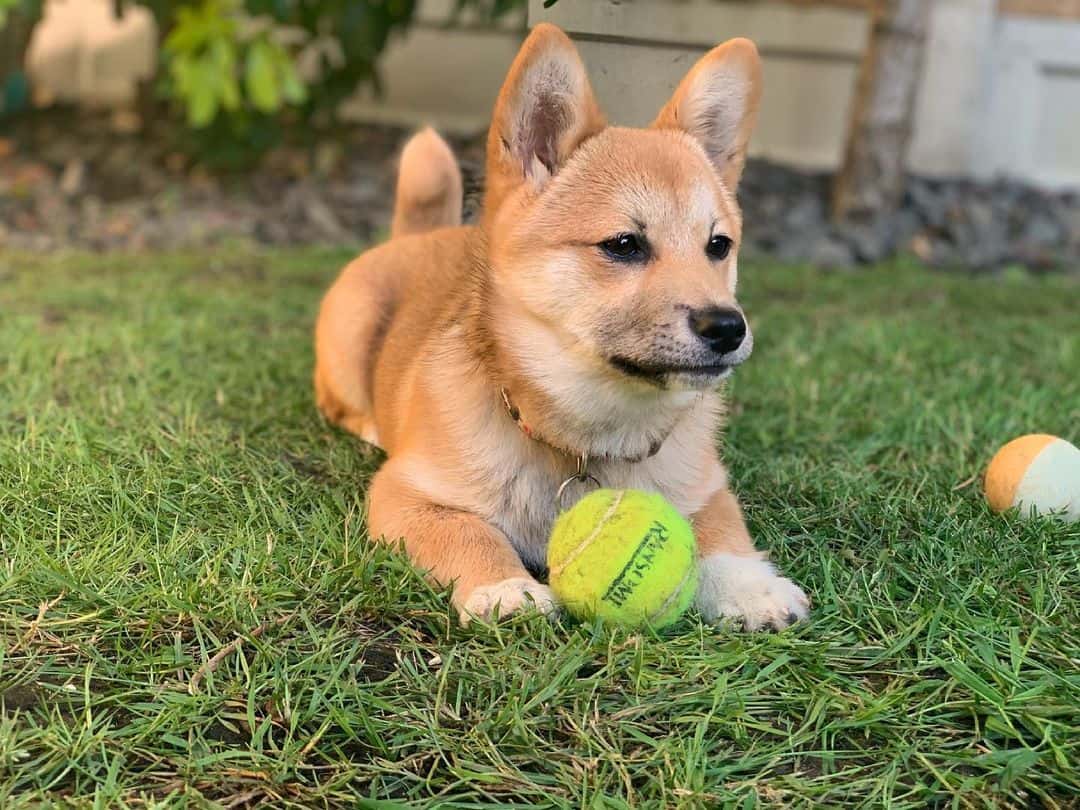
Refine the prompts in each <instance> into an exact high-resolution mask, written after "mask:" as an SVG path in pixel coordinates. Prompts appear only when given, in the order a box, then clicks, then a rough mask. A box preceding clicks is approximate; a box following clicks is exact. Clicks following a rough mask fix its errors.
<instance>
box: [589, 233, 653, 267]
mask: <svg viewBox="0 0 1080 810" xmlns="http://www.w3.org/2000/svg"><path fill="white" fill-rule="evenodd" d="M599 247H600V249H601V250H602V251H604V253H606V254H607V255H608V257H609V258H612V259H614V260H615V261H617V262H643V261H645V260H646V259H647V258H649V253H648V244H647V243H646V242H645V240H644V239H642V238H641V237H639V236H635V235H634V234H632V233H620V234H619V235H618V236H614V237H612V238H611V239H605V240H604V241H603V242H601V243H600V245H599Z"/></svg>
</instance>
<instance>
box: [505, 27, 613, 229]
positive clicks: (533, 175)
mask: <svg viewBox="0 0 1080 810" xmlns="http://www.w3.org/2000/svg"><path fill="white" fill-rule="evenodd" d="M603 128H604V117H603V114H602V113H601V112H600V109H599V107H598V106H597V104H596V99H595V98H594V96H593V91H592V87H591V86H590V85H589V79H588V77H587V76H586V75H585V66H584V65H583V64H582V62H581V57H580V56H578V52H577V48H575V47H574V44H573V43H572V42H571V41H570V38H569V37H568V36H566V34H564V33H563V32H562V31H561V30H560V29H559V28H557V27H556V26H554V25H551V24H549V23H541V24H540V25H538V26H536V27H535V28H534V29H533V30H532V33H531V34H529V36H528V38H527V39H526V40H525V42H524V43H523V44H522V46H521V50H520V51H519V52H518V55H517V58H516V59H514V63H513V64H512V65H511V66H510V72H509V73H508V74H507V76H506V80H505V81H504V82H503V86H502V89H501V90H500V91H499V98H498V100H497V101H496V102H495V112H494V114H493V115H492V119H491V130H490V131H489V133H488V143H487V177H486V184H487V197H486V201H485V207H486V208H487V209H488V210H489V211H493V210H494V209H496V208H497V207H498V205H499V203H500V202H501V201H502V198H503V197H504V196H505V195H506V194H507V193H508V192H509V191H510V190H512V189H513V188H515V187H516V186H518V185H520V184H521V183H523V182H526V181H528V182H531V183H532V184H533V185H534V186H535V187H537V188H539V187H540V186H542V185H543V184H544V183H545V182H547V180H548V178H549V177H551V175H553V174H555V173H556V172H557V171H558V169H559V167H560V166H561V165H562V163H563V162H564V161H565V160H566V159H567V158H568V157H569V156H570V153H571V152H573V150H574V149H576V148H577V147H578V145H580V144H581V142H582V141H584V140H585V139H586V138H588V137H589V136H590V135H593V134H595V133H597V132H599V131H600V130H601V129H603Z"/></svg>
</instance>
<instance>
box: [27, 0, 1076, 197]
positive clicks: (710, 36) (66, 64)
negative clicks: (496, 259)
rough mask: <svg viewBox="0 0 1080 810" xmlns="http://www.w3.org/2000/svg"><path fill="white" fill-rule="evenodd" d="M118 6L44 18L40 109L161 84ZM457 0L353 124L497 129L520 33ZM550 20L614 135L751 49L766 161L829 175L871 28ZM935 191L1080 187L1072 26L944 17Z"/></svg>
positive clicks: (922, 118) (938, 36) (976, 7)
mask: <svg viewBox="0 0 1080 810" xmlns="http://www.w3.org/2000/svg"><path fill="white" fill-rule="evenodd" d="M109 6H111V0H50V2H49V5H48V10H47V17H46V20H45V22H44V23H43V25H42V26H40V27H39V29H38V31H37V32H36V35H35V40H34V44H33V46H32V49H31V53H30V58H31V62H32V64H31V71H32V74H33V76H34V78H35V80H36V84H37V86H38V87H39V88H40V89H44V90H45V91H46V92H45V95H47V96H51V97H53V98H61V99H64V100H82V101H89V102H96V103H103V104H122V103H126V102H127V101H129V100H130V98H131V96H132V95H133V92H134V86H135V85H134V79H135V78H136V77H139V76H143V75H146V74H147V73H148V71H149V70H151V69H152V66H153V61H154V60H153V52H152V42H153V29H152V21H150V20H149V19H148V18H147V16H146V14H145V12H144V11H142V10H141V9H134V10H133V11H134V12H135V13H134V14H131V15H129V16H128V17H127V18H126V19H125V20H124V21H122V22H120V23H117V22H114V21H113V20H112V18H111V16H110V15H109V12H108V9H109ZM453 6H454V0H422V4H421V7H420V12H419V18H420V20H419V25H417V26H416V27H414V28H413V29H412V30H411V31H410V32H408V33H407V34H406V35H405V36H404V37H399V38H397V39H395V40H393V42H392V44H391V45H390V47H389V49H388V50H387V52H386V54H385V58H384V60H383V64H382V74H383V77H384V80H385V90H386V93H385V95H384V96H382V97H381V98H379V97H375V96H374V95H373V94H372V93H371V91H370V90H365V91H362V92H360V93H358V94H357V96H356V97H355V98H354V99H353V100H352V101H350V102H349V103H348V105H347V108H346V112H347V114H348V115H350V116H352V117H354V118H356V119H361V120H375V121H383V122H391V123H395V124H403V125H408V126H412V125H416V124H419V123H432V124H434V125H436V126H438V127H441V128H444V129H450V130H458V131H470V130H471V131H477V130H481V129H483V128H484V127H485V126H486V125H487V122H488V118H489V116H490V112H491V107H492V105H493V103H494V100H495V96H496V94H497V92H498V89H499V85H500V84H501V82H502V79H503V76H504V74H505V72H506V68H507V67H508V65H509V64H510V61H511V60H512V59H513V57H514V54H515V53H516V51H517V47H518V45H519V43H520V41H521V37H522V35H523V32H524V30H525V20H524V19H523V18H522V17H521V16H520V15H519V16H517V17H512V18H510V19H507V20H505V21H504V22H503V23H502V24H501V25H500V26H498V27H493V26H490V25H485V24H482V23H481V22H480V21H478V20H475V19H468V18H466V19H464V20H461V21H460V23H459V24H458V25H456V26H454V27H451V28H447V27H445V25H444V23H445V21H446V20H447V19H448V18H449V15H450V12H451V9H452V8H453ZM538 20H550V21H552V22H555V23H556V24H559V25H561V26H563V27H564V28H565V29H566V30H567V31H568V32H570V34H571V36H573V37H574V38H575V40H577V42H578V45H579V47H580V49H581V53H582V56H583V58H584V60H585V62H586V64H587V65H588V67H589V70H590V74H591V76H592V80H593V83H594V86H595V87H596V91H597V95H598V96H599V98H600V101H601V103H602V104H603V105H604V107H605V109H606V111H607V113H608V116H609V117H610V118H611V120H613V121H615V122H617V123H624V124H631V125H633V124H643V123H645V122H647V121H648V120H650V119H651V118H652V116H653V115H655V113H656V111H657V110H658V109H659V108H660V106H661V104H663V102H664V100H665V99H666V98H667V97H668V95H669V94H670V93H671V90H672V89H673V88H674V86H675V84H676V83H677V82H678V80H679V79H680V78H681V77H682V75H683V74H684V73H685V72H686V71H687V70H688V69H689V67H690V66H691V65H692V64H693V62H694V60H695V59H696V58H697V57H698V56H699V55H700V54H702V53H704V52H705V51H706V50H707V49H708V48H709V47H711V46H712V45H714V44H716V43H717V42H720V41H722V40H724V39H727V38H729V37H733V36H748V37H750V38H752V39H754V40H755V41H757V42H758V45H759V47H760V48H761V51H762V55H763V57H764V60H765V96H764V101H763V107H762V114H761V121H760V125H759V128H758V133H757V135H756V136H755V139H754V142H753V146H752V148H753V151H754V153H755V154H756V155H759V156H762V157H766V158H770V159H773V160H777V161H781V162H785V163H790V164H793V165H798V166H804V167H810V168H817V169H832V168H835V167H836V166H837V165H838V164H839V162H840V159H841V156H842V152H843V143H844V133H845V131H846V127H847V125H848V116H849V108H850V104H851V100H852V96H853V92H854V86H855V78H856V73H857V68H858V62H859V58H860V55H861V53H862V49H863V45H864V43H865V41H866V37H867V35H868V25H867V20H866V15H865V14H864V13H862V12H859V11H851V10H843V9H836V8H823V7H817V8H806V7H796V6H793V5H789V4H785V3H769V2H764V1H762V2H755V3H748V2H745V1H742V2H732V1H731V0H728V1H727V2H721V1H720V0H680V2H673V0H562V1H561V2H559V3H557V4H556V5H555V6H553V7H552V8H550V9H544V8H543V2H542V0H530V5H529V21H530V22H532V23H535V22H536V21H538ZM909 164H910V166H911V168H912V169H913V170H914V171H916V172H918V173H920V174H924V175H931V176H974V177H979V178H989V177H993V176H996V175H1002V174H1004V175H1008V176H1012V177H1016V178H1020V179H1023V180H1027V181H1030V182H1034V183H1038V184H1041V185H1044V186H1047V187H1052V188H1060V187H1080V20H1065V19H1054V18H1034V17H1017V16H1002V15H1001V14H999V13H998V11H997V2H996V0H936V2H935V3H934V4H933V16H932V19H931V25H930V39H929V43H928V48H927V57H926V64H925V69H924V73H923V77H922V82H921V86H920V91H919V96H918V102H917V106H916V117H915V129H914V133H913V139H912V144H911V152H910V155H909Z"/></svg>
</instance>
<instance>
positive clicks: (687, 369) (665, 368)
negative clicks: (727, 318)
mask: <svg viewBox="0 0 1080 810" xmlns="http://www.w3.org/2000/svg"><path fill="white" fill-rule="evenodd" d="M608 363H609V364H610V365H611V367H612V368H614V369H615V370H616V371H618V372H620V373H622V374H624V375H625V376H627V377H631V378H633V379H635V380H640V381H641V382H645V383H649V384H651V385H654V386H656V387H657V388H668V389H671V388H682V389H692V390H706V389H709V388H715V387H716V386H717V385H718V384H719V383H720V382H721V381H722V380H725V379H727V378H728V377H730V376H731V372H732V371H733V370H734V368H735V365H736V364H734V363H701V364H682V363H654V362H644V361H640V360H630V359H629V358H626V357H612V358H610V359H609V360H608Z"/></svg>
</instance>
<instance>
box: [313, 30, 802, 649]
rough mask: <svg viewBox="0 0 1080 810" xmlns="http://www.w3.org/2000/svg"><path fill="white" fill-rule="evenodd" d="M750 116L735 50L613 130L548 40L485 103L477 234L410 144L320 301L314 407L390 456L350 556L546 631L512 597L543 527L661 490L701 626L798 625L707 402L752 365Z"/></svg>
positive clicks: (447, 160)
mask: <svg viewBox="0 0 1080 810" xmlns="http://www.w3.org/2000/svg"><path fill="white" fill-rule="evenodd" d="M760 95H761V62H760V59H759V57H758V53H757V49H756V47H755V46H754V44H753V43H752V42H750V41H748V40H745V39H734V40H730V41H728V42H726V43H724V44H722V45H719V46H718V47H716V48H714V49H713V50H712V51H710V52H709V53H707V54H706V55H705V56H703V57H702V58H701V59H700V61H698V62H697V64H696V65H695V66H694V67H693V68H692V69H691V70H690V72H689V73H688V74H687V75H686V77H685V78H684V79H683V80H682V82H681V83H680V84H679V85H678V87H677V88H676V90H675V92H674V95H673V96H672V97H671V99H670V100H669V101H668V102H667V104H666V105H665V106H664V107H663V109H661V110H660V112H659V114H658V115H657V117H656V119H655V121H653V123H652V124H651V125H650V126H649V127H648V128H645V129H627V128H619V127H609V126H607V124H606V121H605V118H604V116H603V114H602V113H601V111H600V109H599V107H598V106H597V103H596V100H595V98H594V96H593V92H592V89H591V87H590V85H589V81H588V78H587V76H586V73H585V68H584V66H583V64H582V61H581V58H580V57H579V55H578V53H577V50H576V49H575V47H574V45H573V43H572V42H571V41H570V39H569V38H568V37H567V36H566V34H564V33H563V32H562V31H561V30H560V29H558V28H557V27H555V26H552V25H548V24H543V25H538V26H537V27H536V28H534V29H533V31H532V32H531V34H530V35H529V36H528V38H527V39H526V40H525V42H524V43H523V45H522V47H521V50H520V52H519V53H518V55H517V57H516V58H515V60H514V62H513V64H512V65H511V67H510V70H509V73H508V74H507V77H506V80H505V82H504V84H503V86H502V89H501V90H500V92H499V95H498V99H497V101H496V105H495V109H494V114H493V117H492V122H491V128H490V131H489V134H488V139H487V146H486V177H485V192H484V199H483V207H482V211H481V212H480V214H479V217H478V222H477V224H476V225H473V226H463V225H462V224H461V218H462V181H461V175H460V171H459V168H458V165H457V163H456V160H455V158H454V155H453V153H452V152H451V150H450V148H449V147H448V146H447V145H446V143H445V142H444V141H443V140H442V139H441V138H440V137H439V136H438V135H437V134H435V133H434V132H433V131H431V130H430V129H427V130H423V131H421V132H420V133H418V134H417V135H415V136H413V138H412V139H411V140H410V141H409V143H408V144H407V145H406V147H405V149H404V151H403V153H402V156H401V163H400V170H399V177H398V187H397V192H396V199H395V206H394V216H393V222H392V226H391V237H390V239H389V241H388V242H386V243H384V244H382V245H380V246H378V247H375V248H373V249H371V250H369V251H367V252H366V253H364V254H362V255H361V256H360V257H359V258H357V259H355V260H354V261H353V262H352V263H350V264H349V265H348V266H346V267H345V269H344V270H343V271H342V273H341V275H340V277H339V278H338V279H337V281H336V282H335V283H334V284H333V286H332V287H331V288H330V290H329V291H328V292H327V294H326V296H325V298H324V299H323V302H322V306H321V309H320V312H319V315H318V321H317V325H316V330H315V353H316V362H315V374H314V383H315V393H316V401H317V404H318V407H319V409H320V411H321V412H322V413H323V415H324V416H325V417H326V419H328V420H329V421H330V422H332V423H334V424H336V425H339V426H340V427H342V428H344V429H345V430H348V431H351V432H352V433H355V434H356V435H357V436H360V437H361V438H363V439H364V440H366V441H368V442H371V443H373V444H376V445H379V446H381V447H382V448H383V449H385V450H386V452H387V454H388V460H387V461H386V463H385V464H384V465H383V466H382V468H381V469H380V470H379V471H378V473H377V474H376V475H375V477H374V480H373V481H372V484H371V487H370V489H369V493H368V498H369V500H368V530H369V533H370V535H371V536H372V537H377V538H383V539H385V540H386V541H389V542H401V543H402V544H403V546H404V549H405V550H406V552H407V553H408V555H409V557H410V559H411V561H412V563H413V564H414V565H415V566H416V567H417V568H419V569H420V570H422V571H423V572H425V574H426V575H427V576H428V577H429V578H431V579H432V580H434V581H435V582H436V583H439V584H441V585H444V586H452V589H451V599H452V602H453V605H454V607H455V608H456V609H457V611H458V613H459V615H460V618H461V621H462V622H463V623H468V621H469V620H470V619H471V618H474V617H481V618H484V619H494V618H497V617H499V616H507V615H509V614H511V613H514V612H516V611H520V610H523V609H534V610H539V611H541V612H550V611H552V610H555V609H556V608H557V605H556V600H555V599H554V597H553V594H552V592H551V591H550V590H549V589H548V588H547V586H545V585H544V584H542V583H541V582H540V581H539V580H538V579H537V578H535V577H534V575H533V574H534V573H537V572H540V571H542V570H543V569H544V563H545V553H546V546H547V538H548V536H549V533H550V530H551V526H552V524H553V522H554V520H555V518H556V515H557V514H558V512H559V509H560V506H568V505H570V503H572V502H573V501H574V500H575V499H576V498H580V497H581V496H582V495H583V494H584V493H585V492H587V491H588V489H589V486H591V485H592V484H593V483H594V482H599V483H600V484H602V485H603V486H607V487H613V488H637V489H643V490H649V491H655V492H659V493H661V494H663V495H664V496H665V497H667V498H668V499H669V500H670V501H671V502H672V503H673V504H674V505H675V507H676V508H677V509H678V510H679V511H680V512H681V513H682V514H683V515H685V516H686V517H687V518H688V519H689V520H690V521H691V522H692V525H693V527H694V531H695V534H696V537H697V542H698V550H699V557H700V559H699V562H700V585H699V589H698V593H697V597H696V606H697V608H698V611H699V612H700V614H701V616H702V617H703V618H704V619H705V620H708V621H714V620H722V619H734V620H737V621H740V622H742V623H743V625H744V626H745V627H746V628H748V629H757V628H766V627H772V628H776V629H781V628H783V627H786V626H788V625H789V624H791V623H793V622H795V621H797V620H800V619H803V618H805V617H806V616H807V613H808V609H809V601H808V599H807V597H806V595H805V594H804V593H803V591H802V590H801V589H800V588H799V587H798V586H797V585H795V584H794V583H793V582H792V581H790V580H789V579H786V578H784V577H782V576H780V575H779V574H778V573H777V571H776V570H775V568H774V567H773V565H772V564H771V563H769V562H768V561H767V560H766V559H765V557H764V555H763V554H761V553H759V552H758V551H756V550H755V548H754V544H753V542H752V540H751V538H750V535H749V533H748V531H747V529H746V525H745V523H744V521H743V516H742V512H741V508H740V506H739V503H738V501H737V500H736V498H735V496H734V495H733V494H732V493H731V491H730V489H729V486H728V476H727V472H726V470H725V468H724V467H723V465H722V463H721V461H720V459H719V457H718V453H717V450H716V446H715V440H716V434H717V432H718V430H719V428H720V426H721V422H722V417H723V413H724V407H723V398H722V394H721V392H720V388H721V383H722V381H723V380H724V379H725V378H727V377H728V376H729V375H730V374H731V372H732V370H733V369H734V368H735V367H736V366H738V365H739V364H740V363H742V362H743V361H745V360H746V359H747V358H748V357H749V356H750V352H751V349H752V345H753V337H752V334H751V331H750V327H749V326H748V325H747V322H746V319H745V317H744V315H743V312H742V310H741V309H740V307H739V305H738V303H737V301H736V298H735V287H736V279H737V275H738V271H737V256H738V250H739V239H740V232H741V224H742V223H741V214H740V209H739V207H738V204H737V203H736V199H735V191H736V188H737V187H738V184H739V178H740V175H741V173H742V169H743V164H744V162H745V159H746V150H747V144H748V141H749V139H750V135H751V132H752V130H753V128H754V124H755V120H756V117H757V109H758V103H759V100H760ZM560 488H561V490H560ZM557 493H561V495H562V496H563V498H562V500H563V501H564V502H563V503H560V498H559V497H557Z"/></svg>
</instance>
